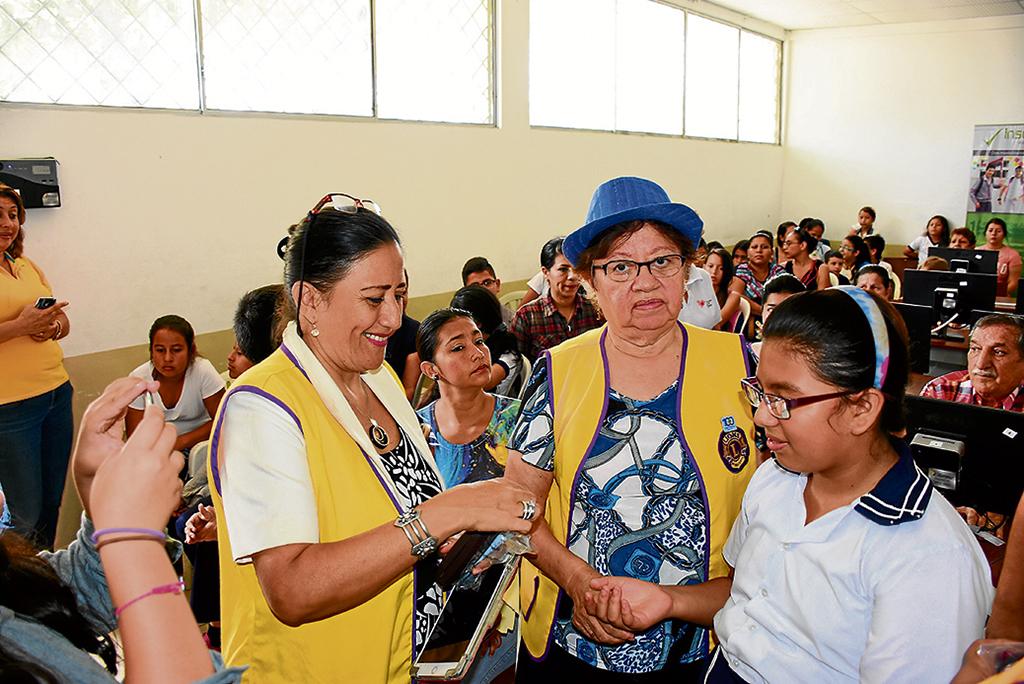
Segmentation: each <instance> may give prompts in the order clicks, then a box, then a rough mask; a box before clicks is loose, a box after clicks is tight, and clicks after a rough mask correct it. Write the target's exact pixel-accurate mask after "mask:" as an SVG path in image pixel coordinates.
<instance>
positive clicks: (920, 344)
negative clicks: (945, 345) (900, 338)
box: [893, 302, 935, 375]
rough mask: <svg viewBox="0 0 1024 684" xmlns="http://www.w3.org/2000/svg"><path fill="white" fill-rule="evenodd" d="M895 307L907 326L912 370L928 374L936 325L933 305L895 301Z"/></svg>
mask: <svg viewBox="0 0 1024 684" xmlns="http://www.w3.org/2000/svg"><path fill="white" fill-rule="evenodd" d="M893 307H895V308H896V310H897V311H899V312H900V316H902V317H903V323H904V325H906V326H907V337H908V338H909V340H910V370H912V371H914V372H915V373H922V374H924V375H927V374H928V366H929V362H930V360H931V354H932V328H933V327H934V326H935V321H934V316H933V310H932V307H930V306H921V305H920V304H906V303H905V302H894V303H893Z"/></svg>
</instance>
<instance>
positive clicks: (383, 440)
mask: <svg viewBox="0 0 1024 684" xmlns="http://www.w3.org/2000/svg"><path fill="white" fill-rule="evenodd" d="M370 441H371V442H373V446H375V447H377V449H384V448H385V447H386V446H387V445H388V442H389V441H390V438H389V437H388V433H387V431H386V430H385V429H384V428H382V427H381V426H380V425H378V424H377V421H375V420H374V419H373V418H371V419H370Z"/></svg>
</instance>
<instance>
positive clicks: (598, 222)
mask: <svg viewBox="0 0 1024 684" xmlns="http://www.w3.org/2000/svg"><path fill="white" fill-rule="evenodd" d="M586 220H587V222H586V224H585V225H584V226H583V227H581V228H577V229H576V230H574V231H573V232H572V233H570V234H569V235H568V237H566V238H565V242H563V243H562V254H563V255H565V258H566V259H568V260H569V261H570V262H571V263H573V264H575V263H577V259H579V257H580V254H582V253H583V250H585V249H586V248H587V247H589V246H590V245H592V244H593V243H594V242H595V241H596V240H597V239H598V237H599V236H600V235H601V233H603V232H605V231H606V230H608V229H609V228H611V227H612V226H617V225H618V224H620V223H625V222H627V221H638V220H647V221H660V222H661V223H664V224H665V225H667V226H670V227H671V228H674V229H675V230H676V231H678V232H679V233H680V234H682V235H684V236H685V237H686V238H687V239H688V240H689V241H690V243H691V244H692V245H693V246H694V247H696V246H697V244H698V243H699V242H700V236H701V233H702V232H703V231H704V221H702V220H701V218H700V216H697V212H695V211H694V210H693V209H691V208H690V207H688V206H686V205H685V204H678V203H675V202H672V201H671V200H670V199H669V198H668V193H667V192H665V190H664V189H663V188H662V187H661V186H660V185H658V184H657V183H655V182H654V181H649V180H647V179H646V178H634V177H633V176H623V177H621V178H613V179H612V180H610V181H605V182H604V183H601V185H599V186H597V190H595V191H594V196H593V197H592V198H591V199H590V209H589V210H588V211H587V219H586Z"/></svg>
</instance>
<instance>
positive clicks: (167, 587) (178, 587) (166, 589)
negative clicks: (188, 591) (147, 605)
mask: <svg viewBox="0 0 1024 684" xmlns="http://www.w3.org/2000/svg"><path fill="white" fill-rule="evenodd" d="M183 591H185V581H184V580H178V581H177V582H174V583H172V584H163V585H160V586H159V587H153V588H152V589H150V590H149V591H147V592H146V593H145V594H140V595H138V596H136V597H135V598H133V599H132V600H131V601H128V602H127V603H125V604H123V605H121V606H119V607H118V608H115V609H114V617H115V618H118V619H120V617H121V613H123V612H124V611H125V609H126V608H128V606H130V605H132V604H133V603H138V602H139V601H141V600H142V599H144V598H149V597H150V596H157V595H159V594H180V593H182V592H183Z"/></svg>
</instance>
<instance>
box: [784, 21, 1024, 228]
mask: <svg viewBox="0 0 1024 684" xmlns="http://www.w3.org/2000/svg"><path fill="white" fill-rule="evenodd" d="M789 51H790V57H791V58H790V60H789V62H788V64H789V74H788V86H789V87H788V90H789V97H788V116H787V126H786V135H785V137H784V145H785V155H786V159H785V165H784V172H785V179H784V182H783V192H782V213H783V214H784V215H786V216H787V217H791V218H793V219H794V220H799V218H800V217H802V216H807V215H812V216H820V217H822V218H823V219H824V220H825V223H826V225H827V226H829V228H828V232H827V235H829V236H835V235H840V236H841V235H843V234H845V232H846V230H847V229H848V228H849V226H850V225H852V224H853V223H854V222H855V221H856V218H857V210H858V209H859V208H860V207H861V206H863V205H865V204H869V205H872V206H873V207H874V208H875V209H876V210H877V211H878V221H877V224H876V225H877V227H878V228H879V229H880V230H881V233H882V234H883V235H884V236H885V237H886V239H887V240H889V241H890V242H898V243H904V244H905V243H907V242H909V241H910V240H912V239H913V238H914V237H915V236H917V235H919V234H920V233H921V232H922V231H923V230H924V226H925V224H926V223H927V221H928V218H929V217H930V216H932V215H933V214H944V215H945V216H946V217H948V218H949V219H950V221H951V222H952V223H954V224H956V225H963V222H964V219H965V216H966V211H967V188H968V178H969V175H970V173H969V172H970V159H971V141H972V136H973V130H974V126H975V124H988V123H1020V122H1021V121H1022V120H1024V17H1022V16H1011V17H992V18H985V19H970V20H957V21H943V22H932V23H926V24H898V25H892V26H884V27H877V28H873V27H872V28H856V29H835V30H820V31H795V32H792V33H791V34H790V36H789Z"/></svg>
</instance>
